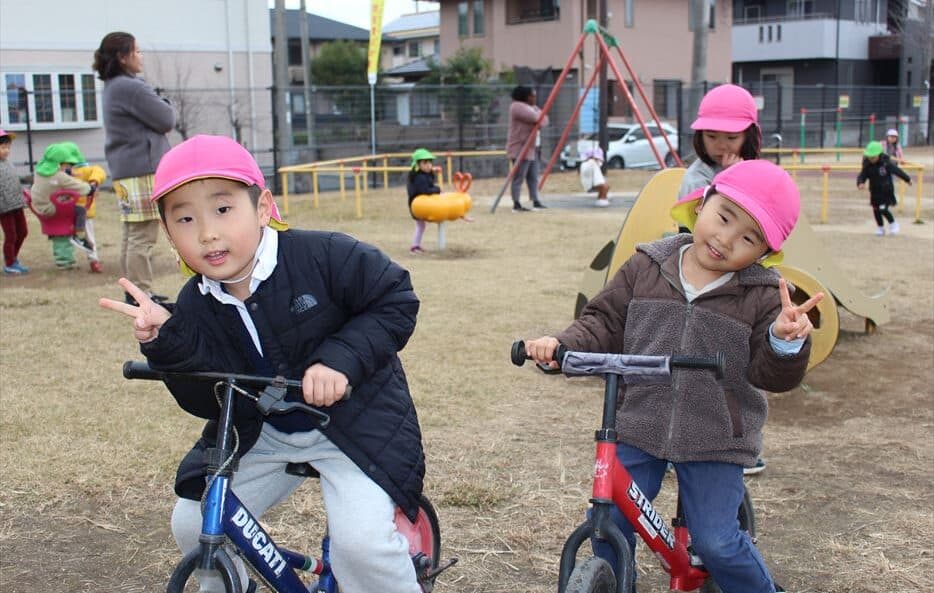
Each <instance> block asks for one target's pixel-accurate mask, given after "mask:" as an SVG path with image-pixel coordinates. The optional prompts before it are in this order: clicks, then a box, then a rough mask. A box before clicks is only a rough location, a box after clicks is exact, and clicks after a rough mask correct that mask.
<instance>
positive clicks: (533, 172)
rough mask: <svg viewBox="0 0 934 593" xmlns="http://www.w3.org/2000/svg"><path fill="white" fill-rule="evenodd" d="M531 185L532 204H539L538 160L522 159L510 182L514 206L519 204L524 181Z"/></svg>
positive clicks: (530, 196)
mask: <svg viewBox="0 0 934 593" xmlns="http://www.w3.org/2000/svg"><path fill="white" fill-rule="evenodd" d="M523 181H525V182H526V185H528V187H529V199H530V200H531V201H532V204H533V205H534V204H538V160H537V159H536V160H532V161H522V162H521V163H520V164H519V168H518V169H517V170H516V174H515V175H514V176H513V178H512V182H511V183H510V190H511V192H512V204H513V206H518V205H519V194H520V193H522V182H523Z"/></svg>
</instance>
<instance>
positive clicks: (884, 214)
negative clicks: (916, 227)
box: [856, 140, 911, 237]
mask: <svg viewBox="0 0 934 593" xmlns="http://www.w3.org/2000/svg"><path fill="white" fill-rule="evenodd" d="M863 157H864V158H863V170H862V171H860V172H859V175H858V176H857V177H856V187H858V188H859V189H863V187H865V185H866V180H869V205H870V206H872V216H873V218H875V219H876V235H878V236H880V237H881V236H883V235H885V233H886V228H885V222H884V221H883V219H885V221H888V223H889V226H888V233H889V234H890V235H895V234H897V233H898V231H899V226H898V223H897V222H895V216H894V215H892V211H891V210H889V207H890V206H894V205H895V204H897V203H898V200H896V199H895V183H894V182H893V181H892V175H897V176H898V177H901V178H902V179H904V180H905V183H907V184H908V185H911V177H909V176H908V173H905V172H904V171H902V170H901V169H900V168H899V167H898V165H896V164H895V163H894V162H892V159H890V158H889V155H887V154H885V149H884V148H883V147H882V143H881V142H879V141H875V140H874V141H872V142H870V143H869V144H867V145H866V150H865V151H863Z"/></svg>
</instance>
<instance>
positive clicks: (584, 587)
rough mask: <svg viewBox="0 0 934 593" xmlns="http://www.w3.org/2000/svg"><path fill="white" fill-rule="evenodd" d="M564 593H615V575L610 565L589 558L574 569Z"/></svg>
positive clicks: (601, 559)
mask: <svg viewBox="0 0 934 593" xmlns="http://www.w3.org/2000/svg"><path fill="white" fill-rule="evenodd" d="M564 591H565V593H616V575H614V574H613V569H612V568H611V567H610V563H609V562H607V561H606V560H604V559H603V558H598V557H596V556H591V557H590V558H588V559H586V560H584V561H583V562H581V563H580V564H578V565H577V566H575V567H574V570H573V571H572V572H571V578H570V579H568V586H567V588H566V589H565V590H564Z"/></svg>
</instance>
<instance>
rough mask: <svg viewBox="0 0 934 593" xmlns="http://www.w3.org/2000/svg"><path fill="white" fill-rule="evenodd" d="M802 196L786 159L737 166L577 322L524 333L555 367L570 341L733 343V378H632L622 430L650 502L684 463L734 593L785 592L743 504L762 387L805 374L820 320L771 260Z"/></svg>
mask: <svg viewBox="0 0 934 593" xmlns="http://www.w3.org/2000/svg"><path fill="white" fill-rule="evenodd" d="M799 204H800V196H799V193H798V188H797V187H796V186H795V183H794V181H792V179H791V177H790V176H789V175H788V174H787V173H786V172H784V171H783V170H782V169H781V168H779V167H777V166H776V165H774V164H772V163H770V162H768V161H763V160H747V161H742V162H739V163H736V164H734V165H732V166H730V167H729V168H728V169H725V170H723V171H721V172H720V173H718V174H717V175H716V176H715V177H714V178H713V181H712V183H711V185H709V186H708V187H706V188H703V189H701V190H698V191H696V192H693V193H691V194H688V195H687V196H686V197H685V198H684V199H682V200H680V201H679V202H678V203H677V204H676V205H675V207H674V208H673V210H672V215H673V216H674V218H675V219H676V220H677V221H678V222H679V223H682V224H683V225H684V226H685V227H687V228H688V229H689V230H690V231H691V233H692V234H686V233H685V234H679V235H675V236H672V237H667V238H663V239H660V240H658V241H654V242H652V243H648V244H642V245H639V246H638V247H637V251H636V253H635V255H633V256H632V257H631V258H630V259H629V260H628V261H627V262H626V263H625V264H623V266H622V267H621V268H620V270H619V271H618V272H617V273H616V275H615V276H614V277H613V278H612V280H611V281H610V282H609V283H608V284H607V285H606V287H604V289H603V290H602V291H601V292H600V293H599V294H598V295H597V296H596V297H594V298H593V299H592V300H591V301H590V302H589V303H588V304H587V306H586V307H585V308H584V309H583V311H582V312H581V315H580V317H579V318H578V319H577V320H576V321H575V322H574V323H572V324H571V326H570V327H568V328H567V329H565V330H564V331H563V332H561V333H558V334H556V336H554V337H552V336H545V337H542V338H539V339H537V340H533V341H531V342H526V343H525V348H526V353H527V354H528V356H529V357H530V358H532V359H534V360H535V361H536V362H538V363H542V364H545V363H547V364H550V365H551V366H552V367H556V366H557V363H555V362H554V355H555V350H556V348H557V346H558V344H559V342H560V343H561V344H564V345H565V346H566V347H567V348H568V349H570V350H575V351H582V352H609V353H616V354H646V355H671V354H676V355H681V354H690V355H698V356H702V355H710V354H713V353H715V352H721V351H722V352H723V353H724V355H725V360H726V365H725V368H726V370H725V375H724V376H723V378H722V379H717V378H715V377H714V376H713V374H712V373H704V372H699V371H694V370H673V371H672V375H671V383H670V384H666V385H654V384H646V385H641V384H640V385H626V386H624V387H621V388H620V394H619V401H620V402H621V403H620V404H619V405H618V407H617V409H616V426H615V429H616V433H617V444H616V456H617V459H618V460H619V462H620V463H621V464H622V465H623V466H625V467H626V469H627V470H628V471H629V473H630V474H631V476H632V479H633V480H634V481H635V483H636V484H638V485H639V488H640V489H641V492H642V494H644V495H645V498H647V499H649V500H654V499H655V496H656V495H657V494H658V492H659V489H660V488H661V483H662V479H663V478H664V475H665V468H666V466H667V462H668V461H670V462H672V464H673V465H674V468H675V471H676V472H677V476H678V488H679V496H680V500H681V503H682V505H683V511H684V517H685V519H686V521H687V528H688V532H689V533H690V541H691V545H692V547H693V550H694V553H695V554H697V556H699V557H700V559H701V560H702V561H703V566H704V567H705V569H706V570H707V572H709V574H710V577H711V578H712V579H713V580H714V581H715V582H716V584H717V585H718V586H719V588H720V590H721V591H722V592H723V593H775V591H776V586H775V583H774V581H773V579H772V576H771V575H770V574H769V571H768V569H767V568H766V566H765V563H764V562H763V560H762V557H761V555H760V554H759V552H758V550H757V549H756V547H755V546H754V545H753V542H752V541H751V539H750V538H749V536H748V534H746V533H745V532H743V531H741V530H740V525H739V522H738V521H737V509H738V508H739V506H740V503H741V501H742V499H743V493H744V491H745V489H744V485H743V466H744V465H745V466H748V465H751V464H752V463H753V462H754V461H755V460H756V457H757V456H758V454H759V451H760V449H761V447H762V428H763V426H764V424H765V420H766V416H767V413H768V403H767V401H766V396H765V393H763V390H768V391H773V392H781V391H788V390H790V389H792V388H794V387H795V386H796V385H798V383H800V382H801V379H802V378H803V377H804V373H805V370H806V369H807V362H808V355H809V353H810V340H809V338H808V336H809V334H810V333H811V330H812V329H813V325H812V324H811V320H810V319H809V317H808V315H807V313H808V311H809V310H810V309H812V308H813V307H814V306H816V305H817V303H818V302H820V300H821V299H822V298H823V294H822V293H818V294H816V295H814V296H813V297H812V298H810V299H809V300H807V301H806V302H804V303H802V304H800V305H795V304H794V303H793V302H792V300H791V296H790V289H789V287H788V286H787V284H786V282H785V281H784V280H783V279H781V277H780V276H779V275H778V274H777V273H775V271H773V270H770V269H768V267H769V266H771V265H774V264H776V263H779V262H780V261H781V257H782V255H781V248H782V244H783V243H784V242H785V240H786V239H787V238H788V236H789V235H790V234H791V231H792V229H794V226H795V223H796V221H797V219H798V213H799V208H800V206H799ZM611 517H612V518H613V520H614V522H615V523H616V524H617V525H618V527H619V529H620V531H622V533H623V535H624V536H625V537H626V539H627V540H628V542H629V545H630V550H634V546H635V537H634V535H633V528H632V527H631V525H630V524H629V523H628V521H627V520H626V517H625V516H623V515H622V514H621V513H620V512H619V511H618V509H616V508H615V507H614V509H612V510H611ZM594 552H595V553H596V554H597V555H598V556H600V557H602V558H604V559H605V560H606V561H607V562H609V563H610V564H611V566H613V567H614V570H615V571H616V572H617V573H618V572H619V571H618V570H616V566H615V565H616V555H614V554H613V553H612V550H611V549H610V546H609V545H608V544H607V542H606V541H602V540H594ZM633 553H634V552H633ZM630 557H632V556H630ZM625 568H628V567H624V569H625Z"/></svg>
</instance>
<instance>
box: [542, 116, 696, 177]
mask: <svg viewBox="0 0 934 593" xmlns="http://www.w3.org/2000/svg"><path fill="white" fill-rule="evenodd" d="M646 127H647V128H648V129H649V133H650V134H651V135H652V140H653V142H654V143H655V148H656V149H657V150H658V153H659V154H660V155H661V156H662V158H663V159H665V164H666V165H667V166H669V167H671V166H674V165H675V160H674V156H672V155H671V154H670V153H669V150H668V145H667V144H666V143H665V139H664V138H662V136H661V134H659V133H658V126H656V125H655V123H654V122H653V123H646ZM607 128H608V131H609V136H610V143H609V150H607V154H606V163H607V166H608V167H609V168H611V169H636V168H644V169H659V168H660V167H659V166H658V160H656V158H655V154H654V153H653V152H652V148H651V146H650V145H649V141H648V140H647V139H646V137H645V134H644V133H643V132H642V128H641V127H640V126H639V124H638V123H635V124H616V123H611V124H607ZM662 129H664V130H665V133H666V134H667V135H668V141H669V142H671V146H672V147H673V148H674V149H675V150H678V131H677V130H675V128H673V127H672V126H670V125H669V124H666V123H663V124H662ZM598 140H599V139H598V135H597V133H593V134H587V135H586V136H584V137H583V138H581V139H580V140H578V141H577V143H576V145H574V144H568V145H567V146H565V147H564V149H563V150H562V151H561V157H560V161H561V168H562V169H576V168H577V166H578V165H580V160H581V155H583V154H584V153H585V152H586V151H587V150H589V149H591V148H595V147H596V146H597V145H598Z"/></svg>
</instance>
